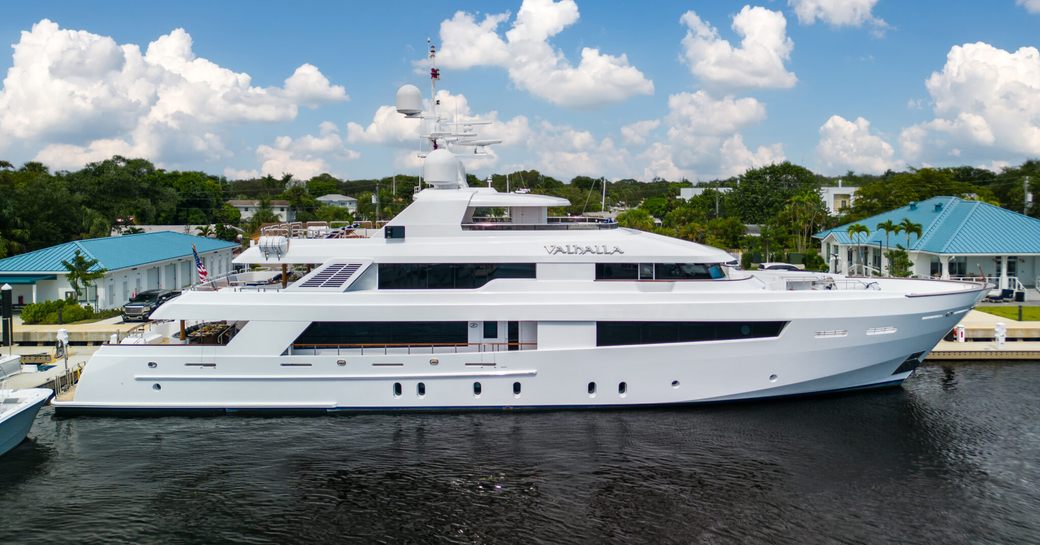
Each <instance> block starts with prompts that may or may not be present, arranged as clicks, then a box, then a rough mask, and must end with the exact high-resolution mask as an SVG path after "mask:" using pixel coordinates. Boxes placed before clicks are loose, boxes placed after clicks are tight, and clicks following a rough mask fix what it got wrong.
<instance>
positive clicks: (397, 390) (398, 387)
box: [394, 382, 402, 397]
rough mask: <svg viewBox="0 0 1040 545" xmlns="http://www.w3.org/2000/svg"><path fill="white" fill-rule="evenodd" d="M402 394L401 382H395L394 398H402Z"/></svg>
mask: <svg viewBox="0 0 1040 545" xmlns="http://www.w3.org/2000/svg"><path fill="white" fill-rule="evenodd" d="M401 393H402V389H401V383H400V382H395V383H394V397H401Z"/></svg>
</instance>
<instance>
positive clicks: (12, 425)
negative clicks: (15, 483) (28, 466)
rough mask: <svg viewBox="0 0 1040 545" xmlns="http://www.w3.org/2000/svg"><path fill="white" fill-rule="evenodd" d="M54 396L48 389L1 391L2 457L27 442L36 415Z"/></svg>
mask: <svg viewBox="0 0 1040 545" xmlns="http://www.w3.org/2000/svg"><path fill="white" fill-rule="evenodd" d="M52 395H53V392H52V391H51V390H48V389H46V388H30V389H25V390H0V456H3V455H4V454H6V453H7V451H9V450H11V449H13V448H14V447H16V446H18V445H19V444H20V443H21V442H22V441H24V440H25V436H26V435H27V434H28V433H29V428H31V427H32V424H33V420H35V419H36V413H38V412H40V407H42V406H44V404H46V403H47V401H48V400H50V398H51V396H52Z"/></svg>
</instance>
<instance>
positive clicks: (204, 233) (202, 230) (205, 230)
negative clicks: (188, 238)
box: [195, 225, 214, 238]
mask: <svg viewBox="0 0 1040 545" xmlns="http://www.w3.org/2000/svg"><path fill="white" fill-rule="evenodd" d="M195 232H196V234H197V235H198V236H200V237H207V238H209V237H211V236H213V235H214V231H213V226H212V225H199V226H198V227H196V228H195Z"/></svg>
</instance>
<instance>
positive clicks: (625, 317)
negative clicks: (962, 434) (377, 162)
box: [54, 46, 985, 413]
mask: <svg viewBox="0 0 1040 545" xmlns="http://www.w3.org/2000/svg"><path fill="white" fill-rule="evenodd" d="M430 58H431V61H432V60H433V59H434V49H433V47H432V46H431V48H430ZM431 65H432V62H431ZM438 76H439V73H438V72H437V69H436V68H432V69H431V90H432V91H434V95H433V96H434V97H435V96H436V94H435V92H436V81H437V78H438ZM397 111H398V112H400V113H401V114H403V115H404V116H405V117H408V118H414V119H416V120H417V121H419V122H420V123H421V126H423V127H424V129H426V131H427V132H426V134H425V135H424V140H425V141H426V142H428V143H429V149H430V151H429V152H428V153H427V154H426V155H425V158H424V161H423V166H422V173H423V181H422V182H421V183H425V186H426V187H425V189H422V190H421V191H418V192H417V193H416V194H415V196H414V201H413V202H412V204H410V205H409V206H408V207H407V208H405V209H404V210H403V211H402V212H401V213H400V214H398V215H397V216H396V217H395V218H393V219H392V220H391V221H390V222H388V223H387V224H386V226H385V227H383V228H382V229H373V230H363V229H351V228H347V227H342V228H335V226H334V225H328V224H283V225H274V226H268V227H265V228H264V229H263V230H262V232H261V236H260V237H259V240H257V241H256V243H255V245H253V246H252V247H250V248H249V249H248V250H246V251H244V252H243V253H242V254H241V255H240V256H239V257H237V258H236V259H235V262H236V263H237V264H239V265H241V266H243V267H245V268H250V267H252V266H260V267H264V268H267V269H268V270H269V271H270V272H258V271H254V272H244V273H239V274H232V275H230V276H227V277H224V278H217V279H213V280H211V281H209V282H207V283H204V284H202V285H199V286H196V287H195V288H194V289H192V290H189V291H187V292H185V293H184V294H183V295H181V296H180V297H177V298H175V299H171V300H170V301H168V302H167V303H165V304H164V305H163V306H161V307H159V308H158V309H156V311H155V312H154V313H153V315H152V318H153V320H154V321H153V322H151V323H150V324H149V325H150V327H151V329H149V330H148V331H145V332H141V333H140V334H138V335H136V336H132V337H129V338H126V339H123V340H122V341H121V342H119V343H112V344H107V345H104V346H102V347H101V348H100V349H98V351H97V352H96V353H95V354H94V356H93V357H92V358H91V360H90V362H89V363H88V364H87V366H86V368H85V371H84V373H83V375H82V378H81V380H80V383H79V386H78V388H77V391H76V394H75V396H74V398H73V399H71V400H62V401H56V402H55V403H54V405H55V407H56V410H57V411H58V412H61V413H97V412H100V413H106V412H117V411H133V412H142V411H145V412H148V411H153V412H154V411H157V412H170V411H206V412H209V411H213V412H226V411H288V410H316V411H341V410H344V411H350V410H380V411H393V410H426V409H450V410H458V409H503V408H564V407H643V406H650V405H680V404H690V403H702V402H717V401H733V400H745V399H759V398H768V397H777V396H790V395H802V394H812V393H818V392H829V391H839V390H850V389H859V388H873V387H881V386H891V385H898V384H900V383H901V382H902V381H903V380H905V379H906V378H907V377H909V376H910V375H911V373H913V371H914V369H916V367H917V366H918V365H919V364H920V363H921V361H922V359H923V358H924V357H925V355H926V354H927V353H928V352H929V351H930V350H931V349H932V348H934V346H935V344H936V343H937V342H938V341H939V340H940V339H941V338H942V337H943V336H944V335H945V334H946V333H947V332H948V331H950V329H951V328H952V327H953V326H954V325H955V324H956V323H957V322H958V321H959V320H960V319H961V316H962V315H963V314H964V313H966V312H968V311H969V310H970V309H971V308H972V307H973V306H974V305H975V304H976V303H977V302H978V301H979V299H980V298H981V297H982V295H983V293H984V292H985V288H984V286H983V285H980V284H974V283H966V282H951V281H941V280H916V279H901V278H870V279H865V278H854V277H844V276H840V275H834V274H822V273H804V272H802V273H799V272H787V271H753V272H752V271H742V270H739V269H736V268H735V267H732V266H730V263H733V262H734V258H733V257H732V256H731V255H729V254H728V253H726V252H724V251H722V250H718V249H715V248H711V247H708V246H704V245H701V244H696V243H693V242H688V241H684V240H677V239H673V238H669V237H664V236H660V235H656V234H651V233H646V232H641V231H638V230H633V229H626V228H622V227H619V226H618V224H617V223H616V222H613V221H610V220H602V219H595V218H585V217H552V216H550V215H549V211H550V209H553V208H558V207H563V206H568V205H569V203H568V201H566V200H565V199H561V198H557V197H551V196H546V195H537V194H532V193H530V192H515V193H500V192H497V191H495V190H494V189H492V188H490V187H488V188H484V187H470V186H469V185H468V184H467V181H466V172H465V168H464V167H463V165H462V163H461V161H460V159H459V157H461V156H473V155H481V154H483V153H485V152H484V150H485V149H486V147H487V146H489V145H492V144H495V143H498V142H497V141H496V140H487V139H485V140H481V139H477V136H476V133H475V132H474V127H477V126H479V125H483V124H486V123H487V122H484V121H479V120H462V121H458V120H450V119H448V118H446V117H442V116H441V114H440V113H439V112H438V107H437V102H436V100H431V101H430V103H429V106H428V110H427V108H424V103H423V99H422V97H421V93H420V91H419V89H418V88H417V87H415V86H412V85H405V86H404V87H402V88H401V89H399V90H398V92H397ZM453 150H454V151H458V152H460V155H459V156H456V155H455V153H453ZM420 187H422V186H420ZM503 211H504V215H503V214H502V212H503ZM545 231H552V232H553V234H552V238H553V239H555V241H554V242H553V243H550V244H547V243H546V241H545ZM279 270H280V271H281V274H279V273H278V271H279ZM290 270H298V271H304V270H305V271H308V272H306V273H305V274H303V276H302V277H300V278H299V279H297V280H295V281H290V280H289V278H288V276H287V274H286V273H287V272H288V271H290Z"/></svg>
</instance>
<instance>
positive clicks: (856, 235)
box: [847, 223, 870, 272]
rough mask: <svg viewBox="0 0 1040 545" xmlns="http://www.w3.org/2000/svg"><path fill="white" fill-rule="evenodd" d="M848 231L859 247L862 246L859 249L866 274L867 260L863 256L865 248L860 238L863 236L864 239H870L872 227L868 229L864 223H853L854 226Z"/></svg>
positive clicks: (861, 263)
mask: <svg viewBox="0 0 1040 545" xmlns="http://www.w3.org/2000/svg"><path fill="white" fill-rule="evenodd" d="M847 231H848V232H849V236H850V237H852V240H853V241H854V242H855V243H856V244H857V245H858V246H860V248H859V252H860V265H863V266H864V272H865V271H866V267H865V262H866V258H865V257H864V256H863V246H862V243H861V242H860V237H861V236H862V237H864V238H865V237H869V236H870V227H867V226H866V225H863V224H862V223H853V224H852V225H850V226H849V227H848V229H847Z"/></svg>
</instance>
